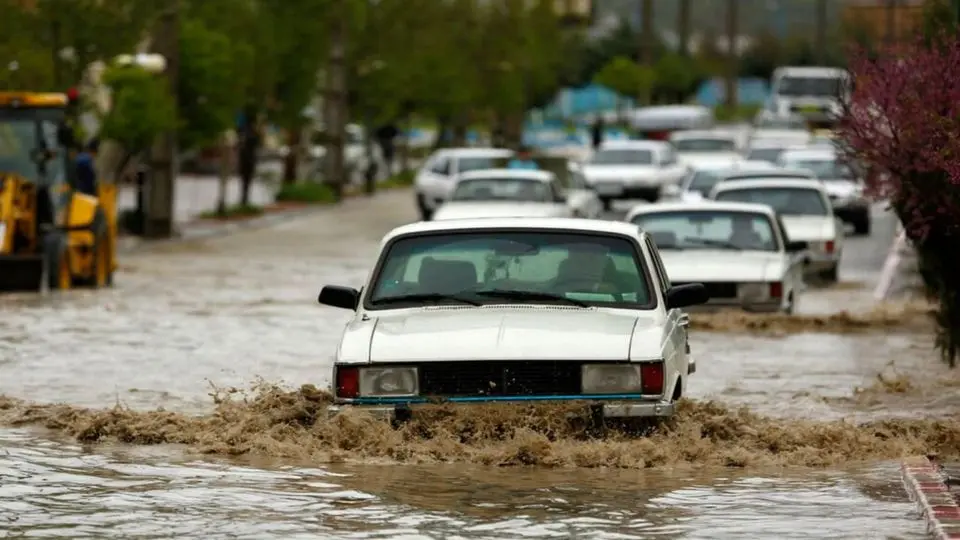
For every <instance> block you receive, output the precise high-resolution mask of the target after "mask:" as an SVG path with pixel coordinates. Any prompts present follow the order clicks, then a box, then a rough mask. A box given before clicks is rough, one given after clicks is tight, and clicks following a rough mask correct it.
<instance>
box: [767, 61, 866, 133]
mask: <svg viewBox="0 0 960 540" xmlns="http://www.w3.org/2000/svg"><path fill="white" fill-rule="evenodd" d="M850 83H851V78H850V73H849V72H848V71H847V70H845V69H842V68H836V67H827V66H782V67H778V68H777V69H776V70H774V72H773V77H771V84H770V86H771V94H772V101H773V107H772V108H773V110H774V111H775V112H777V113H780V114H795V115H800V116H802V117H803V119H804V120H805V121H806V122H807V124H808V125H809V126H812V127H828V126H832V125H834V124H835V123H836V121H837V118H838V117H839V116H840V114H841V113H842V109H843V106H842V103H843V102H844V101H845V100H847V99H848V98H849V96H850V88H851V84H850Z"/></svg>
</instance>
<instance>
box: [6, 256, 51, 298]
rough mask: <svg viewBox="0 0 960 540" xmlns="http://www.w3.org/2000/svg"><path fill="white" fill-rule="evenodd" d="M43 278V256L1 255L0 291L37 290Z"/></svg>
mask: <svg viewBox="0 0 960 540" xmlns="http://www.w3.org/2000/svg"><path fill="white" fill-rule="evenodd" d="M43 278H44V271H43V257H42V256H40V255H15V256H9V255H0V292H37V291H39V290H40V289H41V285H42V284H43Z"/></svg>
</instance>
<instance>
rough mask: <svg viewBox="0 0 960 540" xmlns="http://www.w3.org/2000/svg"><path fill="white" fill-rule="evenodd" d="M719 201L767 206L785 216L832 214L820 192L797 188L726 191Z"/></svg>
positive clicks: (718, 198)
mask: <svg viewBox="0 0 960 540" xmlns="http://www.w3.org/2000/svg"><path fill="white" fill-rule="evenodd" d="M716 199H717V200H718V201H736V202H748V203H757V204H765V205H767V206H770V207H773V209H774V210H776V211H777V212H778V213H780V214H782V215H785V216H826V215H828V214H829V213H830V211H829V209H828V208H827V205H826V203H825V202H824V200H823V196H822V195H821V194H820V191H819V190H816V189H810V188H796V187H789V188H788V187H764V188H746V189H730V190H724V191H721V192H720V193H718V194H717V197H716Z"/></svg>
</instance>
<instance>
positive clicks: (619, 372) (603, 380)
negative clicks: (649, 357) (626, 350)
mask: <svg viewBox="0 0 960 540" xmlns="http://www.w3.org/2000/svg"><path fill="white" fill-rule="evenodd" d="M580 377H581V378H580V388H581V391H582V392H583V393H584V394H636V393H638V392H640V391H641V390H642V389H643V386H642V381H641V374H640V365H639V364H584V365H583V367H582V368H581V372H580Z"/></svg>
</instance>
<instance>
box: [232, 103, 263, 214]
mask: <svg viewBox="0 0 960 540" xmlns="http://www.w3.org/2000/svg"><path fill="white" fill-rule="evenodd" d="M258 124H259V122H258V121H257V117H256V114H255V113H253V112H252V111H248V113H247V114H246V115H244V119H243V124H242V125H241V126H240V133H239V137H238V139H239V140H238V144H237V153H238V156H237V157H238V159H237V165H238V167H237V168H238V169H239V173H240V205H241V206H247V205H249V204H250V187H251V186H252V185H253V177H254V174H255V173H256V170H257V153H258V152H259V150H260V144H261V134H260V126H259V125H258Z"/></svg>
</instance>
